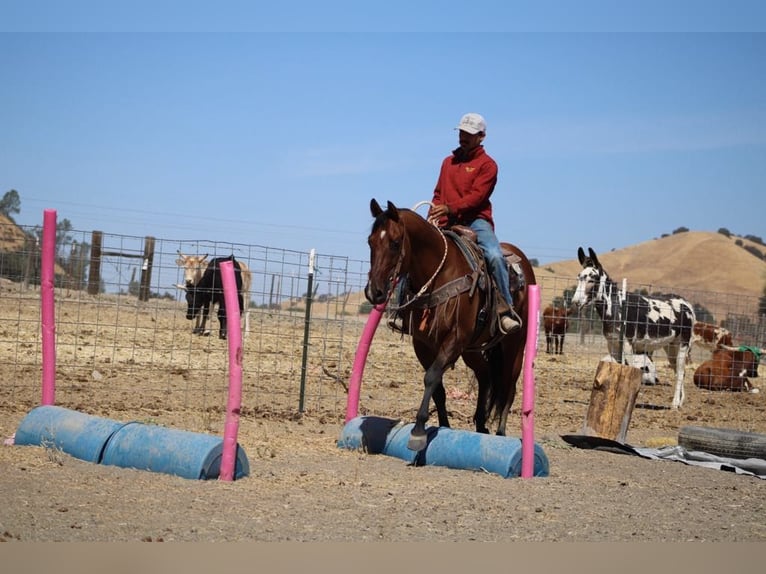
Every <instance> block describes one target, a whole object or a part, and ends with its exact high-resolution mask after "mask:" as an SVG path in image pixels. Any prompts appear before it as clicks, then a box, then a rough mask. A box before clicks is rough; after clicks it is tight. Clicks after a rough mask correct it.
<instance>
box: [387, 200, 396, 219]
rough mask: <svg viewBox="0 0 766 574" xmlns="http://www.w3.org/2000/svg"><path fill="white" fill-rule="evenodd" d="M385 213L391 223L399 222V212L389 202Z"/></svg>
mask: <svg viewBox="0 0 766 574" xmlns="http://www.w3.org/2000/svg"><path fill="white" fill-rule="evenodd" d="M386 213H387V214H388V217H389V218H390V219H391V221H399V210H398V209H397V208H396V206H395V205H394V204H393V203H391V201H390V200H389V202H388V209H386Z"/></svg>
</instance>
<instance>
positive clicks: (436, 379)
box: [407, 360, 449, 452]
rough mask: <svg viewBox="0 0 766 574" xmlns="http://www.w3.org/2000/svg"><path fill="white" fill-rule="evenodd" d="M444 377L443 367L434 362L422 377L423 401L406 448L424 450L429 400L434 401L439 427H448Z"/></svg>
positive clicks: (439, 363) (417, 450) (438, 362)
mask: <svg viewBox="0 0 766 574" xmlns="http://www.w3.org/2000/svg"><path fill="white" fill-rule="evenodd" d="M443 377H444V366H443V364H442V363H441V362H440V361H438V360H437V361H434V362H433V363H432V364H431V366H430V367H428V369H426V374H425V376H424V377H423V384H424V389H423V400H422V401H420V408H418V412H417V414H416V415H415V426H414V427H413V428H412V431H411V432H410V440H409V441H408V442H407V448H408V449H410V450H414V451H416V452H419V451H421V450H423V449H424V448H426V445H427V442H428V441H427V437H426V422H428V408H429V406H430V405H431V398H433V399H434V403H435V404H436V410H437V412H438V416H439V425H440V426H449V423H448V422H447V407H446V393H445V392H444V385H443V384H442V378H443Z"/></svg>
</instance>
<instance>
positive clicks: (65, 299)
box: [0, 230, 766, 433]
mask: <svg viewBox="0 0 766 574" xmlns="http://www.w3.org/2000/svg"><path fill="white" fill-rule="evenodd" d="M26 231H27V232H28V233H31V230H26ZM93 243H94V236H93V233H92V232H78V231H72V232H70V233H69V234H68V236H67V239H66V241H65V242H61V243H59V244H58V246H57V247H58V249H57V252H58V258H57V268H56V274H57V279H56V298H55V317H56V403H57V404H61V405H62V406H67V407H70V408H76V409H80V410H83V411H86V412H91V413H94V414H108V415H110V416H116V415H119V414H120V413H123V414H124V415H125V416H130V417H134V418H135V417H140V418H143V419H148V420H151V421H153V422H159V423H168V424H172V423H170V422H169V421H173V422H175V421H177V415H178V413H183V415H184V417H187V418H193V419H194V421H195V424H194V426H195V428H197V427H209V428H211V429H220V428H221V426H222V425H221V422H220V421H221V420H222V417H223V414H224V410H225V405H226V396H227V388H228V372H227V371H228V357H227V351H228V349H227V343H226V341H224V340H221V339H219V338H218V336H217V330H218V320H217V319H216V318H215V314H214V313H211V319H210V323H209V327H210V333H209V335H207V336H200V335H197V334H194V333H193V332H192V327H193V324H192V321H189V320H187V319H186V303H185V299H184V291H183V289H181V288H179V287H178V285H180V284H182V283H183V270H182V269H181V267H180V266H179V265H178V263H177V259H178V254H179V252H181V253H183V254H208V255H209V256H210V257H211V258H212V257H218V256H228V255H232V254H233V255H234V256H235V257H236V258H237V260H238V261H240V262H244V263H245V264H246V265H247V267H248V268H249V269H250V272H251V274H252V286H251V290H250V294H249V297H250V302H249V303H250V305H249V325H250V329H249V332H248V333H247V334H246V335H245V338H244V343H243V364H242V369H243V387H242V388H243V397H242V414H243V415H244V416H248V415H252V416H273V417H281V418H292V417H299V416H301V415H302V414H305V413H308V414H311V415H314V416H318V417H327V418H329V419H332V420H342V418H343V417H344V415H345V412H346V406H347V396H348V383H349V379H350V376H351V369H352V366H353V363H354V357H355V355H356V351H357V345H358V343H359V338H360V336H361V334H362V330H363V328H364V326H365V323H366V321H367V320H368V317H369V315H368V313H369V310H370V306H369V304H368V303H367V302H366V301H365V299H364V296H363V289H364V285H365V282H366V278H367V270H368V262H366V261H359V260H352V259H349V258H347V257H342V256H336V255H326V254H316V258H315V262H314V267H313V270H314V275H313V281H309V257H310V254H309V253H307V252H297V251H290V250H285V249H279V248H274V247H268V246H259V245H244V244H233V243H224V242H214V241H204V240H175V239H173V240H169V239H157V238H145V237H132V236H124V235H110V234H101V237H100V239H99V246H98V247H99V250H100V254H99V257H98V261H94V260H93V258H92V246H93ZM147 245H151V252H150V253H147ZM96 264H97V266H98V269H99V272H98V280H97V282H95V285H96V286H97V288H96V289H94V288H93V285H94V281H93V277H92V275H91V271H92V269H93V268H94V265H96ZM0 274H1V275H2V279H1V280H0V281H1V283H0V345H2V349H3V350H2V352H0V373H2V382H0V409H4V410H6V411H18V410H19V409H28V408H31V407H33V406H35V405H36V404H39V401H40V389H41V365H42V345H41V334H40V332H41V324H40V290H39V251H38V248H37V245H36V243H35V241H33V240H30V241H26V242H25V243H24V246H23V247H21V248H19V249H17V250H16V251H14V252H4V253H0ZM538 275H539V276H538V283H539V284H540V289H541V295H542V300H543V307H544V306H545V305H546V303H548V302H553V301H559V300H563V299H565V297H566V293H567V292H569V291H571V290H572V289H573V287H574V284H575V279H576V278H575V277H560V276H554V275H552V274H550V273H539V274H538ZM310 284H311V292H309V285H310ZM629 289H631V290H646V291H647V292H671V291H674V289H673V286H649V285H629ZM93 291H95V292H93ZM679 294H681V295H683V296H685V297H687V298H688V299H689V300H690V301H693V302H695V304H698V305H700V306H701V308H703V309H704V310H705V313H706V315H705V318H707V319H709V320H711V321H715V322H717V323H721V322H723V323H725V324H726V325H727V328H729V330H731V331H732V332H733V334H734V336H735V341H736V342H737V343H738V344H748V345H756V346H764V340H765V339H766V337H764V333H765V332H766V330H765V329H764V320H763V318H759V317H758V316H757V305H758V301H757V299H756V298H754V297H745V296H742V295H740V294H736V293H711V292H697V293H694V292H683V293H679ZM570 319H571V320H570V325H569V331H568V332H567V333H566V335H565V340H564V348H563V353H561V354H553V353H551V354H549V353H547V352H546V344H545V335H544V333H543V332H542V331H543V330H542V327H541V328H540V333H539V338H538V355H537V360H536V362H535V383H536V417H535V420H536V424H537V425H538V428H540V429H542V431H543V432H545V431H546V430H550V431H556V432H562V433H565V432H577V431H578V430H579V429H580V426H581V424H582V422H583V419H584V416H585V412H586V409H587V406H588V402H589V398H590V393H591V390H592V387H593V378H594V373H595V371H596V367H597V365H598V362H599V361H600V359H601V358H602V357H604V355H606V354H607V347H606V342H605V339H604V337H603V336H602V335H601V334H600V333H601V332H600V323H599V322H598V319H597V317H596V316H595V314H594V313H592V312H590V311H589V310H588V309H587V308H586V310H585V312H584V313H583V314H582V315H580V316H578V317H571V318H570ZM385 322H386V319H384V321H383V323H382V324H381V326H380V327H379V328H378V330H377V332H376V334H375V338H374V341H373V344H372V347H371V349H370V354H369V357H368V361H367V364H366V367H365V371H364V376H363V382H362V389H361V395H360V404H359V414H377V415H380V416H387V417H400V418H403V419H412V418H413V416H414V412H415V410H416V408H417V404H418V403H419V401H420V396H421V390H422V385H423V382H422V381H423V371H422V369H421V367H420V366H419V364H418V363H417V361H416V359H415V357H414V353H413V351H412V347H411V344H410V341H409V339H408V338H407V337H403V336H402V335H400V334H398V333H396V332H394V331H392V330H391V329H389V328H388V327H387V326H386V324H385ZM709 355H710V351H708V350H706V349H702V348H695V349H693V352H692V356H691V359H692V365H691V366H690V367H689V368H688V369H687V373H686V377H685V381H686V383H685V386H686V397H687V398H686V402H685V403H684V406H683V407H682V408H681V409H679V410H678V411H675V410H671V409H670V408H669V406H670V403H671V399H672V395H673V386H672V383H673V381H674V376H673V374H672V372H671V370H670V368H669V366H668V365H667V361H666V360H663V355H662V353H658V355H657V356H656V357H655V360H656V363H657V371H658V377H659V379H660V384H658V385H642V387H641V390H640V392H639V398H638V400H637V408H636V410H635V412H634V415H633V419H632V422H631V428H645V429H657V430H665V431H668V432H670V431H672V430H674V429H677V428H678V427H680V426H682V425H684V424H708V425H711V426H720V427H730V428H737V429H741V430H750V431H756V432H766V416H764V415H766V408H765V407H764V396H763V395H762V394H756V393H734V392H715V391H706V390H702V389H698V388H696V387H695V386H694V384H693V383H692V374H693V371H694V369H695V368H696V367H697V366H698V365H699V364H700V363H701V362H702V361H703V360H705V359H707V358H708V357H709ZM752 383H753V384H754V385H755V386H756V387H757V386H759V384H758V381H757V380H753V381H752ZM445 387H446V388H447V394H448V407H449V409H450V412H451V414H452V416H453V417H454V418H455V419H456V420H457V421H458V423H457V424H458V425H460V426H463V427H465V428H470V427H471V426H472V425H471V417H472V415H473V409H474V401H475V392H476V389H475V381H474V379H473V375H472V374H471V373H470V372H469V371H468V369H467V368H465V367H464V366H463V365H462V363H459V364H458V365H457V366H456V368H455V369H453V370H451V371H449V372H448V373H447V375H446V378H445ZM519 389H521V384H520V383H519ZM520 405H521V396H520V395H519V396H517V400H516V402H515V403H514V408H513V411H512V416H513V415H514V414H515V415H516V416H520V414H519V408H520ZM200 421H202V424H200ZM509 429H510V431H511V432H512V431H513V429H512V428H510V427H509Z"/></svg>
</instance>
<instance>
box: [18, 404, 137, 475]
mask: <svg viewBox="0 0 766 574" xmlns="http://www.w3.org/2000/svg"><path fill="white" fill-rule="evenodd" d="M125 424H127V423H123V422H119V421H113V420H110V419H104V418H100V417H96V416H92V415H86V414H85V413H80V412H77V411H71V410H69V409H65V408H62V407H57V406H52V405H45V406H40V407H36V408H34V409H32V410H31V411H30V412H29V413H28V414H27V416H26V417H24V420H22V421H21V424H20V425H19V428H18V430H17V431H16V436H15V438H14V444H17V445H33V446H43V447H45V448H54V449H59V450H62V451H64V452H65V453H67V454H69V455H71V456H73V457H75V458H79V459H82V460H86V461H88V462H95V463H99V462H101V456H102V455H103V453H104V445H105V444H106V441H108V440H109V437H110V436H112V435H113V434H114V433H115V432H117V430H118V429H119V428H120V427H122V426H124V425H125Z"/></svg>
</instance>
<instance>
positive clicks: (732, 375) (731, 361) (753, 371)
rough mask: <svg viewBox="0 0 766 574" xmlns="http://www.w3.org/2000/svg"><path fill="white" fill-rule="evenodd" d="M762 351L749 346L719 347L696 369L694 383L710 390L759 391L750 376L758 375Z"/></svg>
mask: <svg viewBox="0 0 766 574" xmlns="http://www.w3.org/2000/svg"><path fill="white" fill-rule="evenodd" d="M759 361H760V352H758V351H757V350H754V349H752V348H749V347H740V348H739V349H728V348H719V349H715V350H714V351H713V356H712V358H710V359H708V360H707V361H705V362H703V363H702V364H701V365H700V366H699V367H697V370H696V371H694V384H695V385H697V387H699V388H700V389H706V390H708V391H734V392H752V393H757V392H758V389H756V388H754V387H753V386H752V385H751V384H750V381H749V380H748V377H750V378H753V377H757V376H758V363H759Z"/></svg>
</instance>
